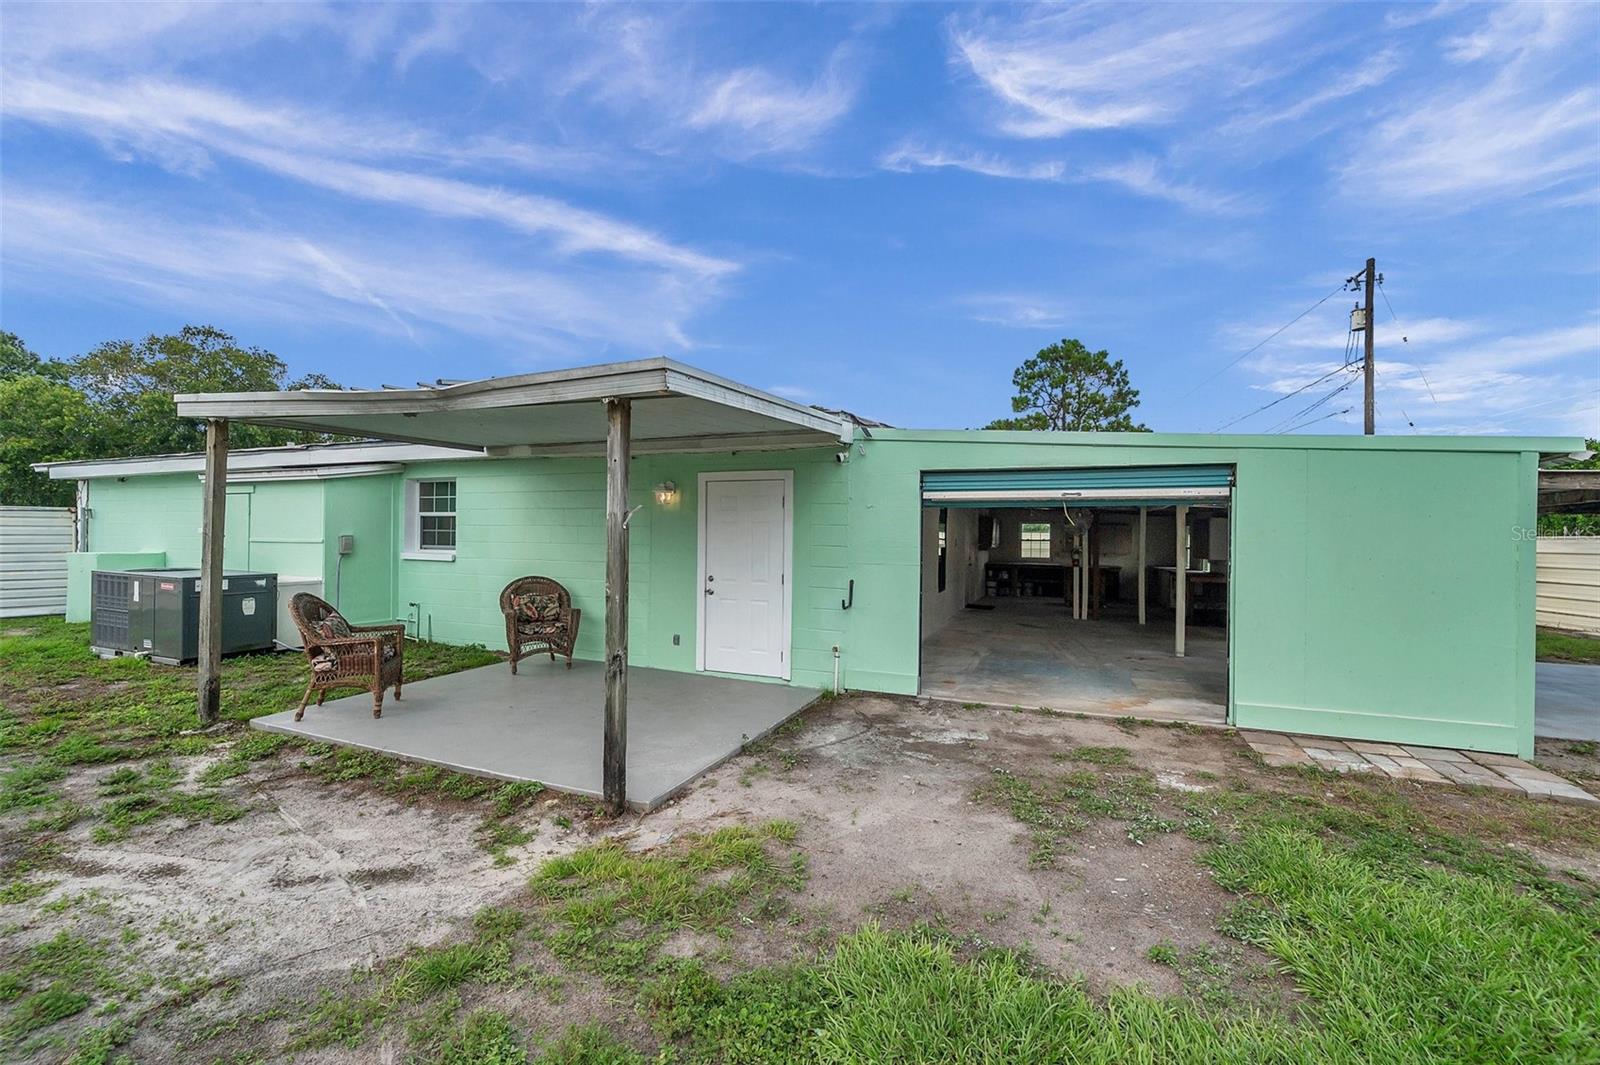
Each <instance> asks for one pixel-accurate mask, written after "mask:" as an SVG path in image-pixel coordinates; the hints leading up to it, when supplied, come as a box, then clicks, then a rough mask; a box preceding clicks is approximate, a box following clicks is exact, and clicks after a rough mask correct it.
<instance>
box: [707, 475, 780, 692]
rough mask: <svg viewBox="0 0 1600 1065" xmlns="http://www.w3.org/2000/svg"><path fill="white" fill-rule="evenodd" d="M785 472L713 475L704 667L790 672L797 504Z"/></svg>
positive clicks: (759, 673)
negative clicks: (792, 528) (793, 510)
mask: <svg viewBox="0 0 1600 1065" xmlns="http://www.w3.org/2000/svg"><path fill="white" fill-rule="evenodd" d="M788 484H789V482H788V479H787V477H786V476H784V475H783V474H772V475H763V476H739V477H726V478H724V477H716V476H715V475H708V476H707V477H706V479H705V481H704V483H703V485H702V489H701V493H700V506H701V508H702V509H701V518H702V520H701V543H702V545H703V546H704V549H705V550H704V554H703V558H702V564H701V566H700V598H701V605H702V613H701V630H700V647H701V649H702V651H703V666H704V668H705V669H708V670H712V671H714V672H717V673H745V674H750V675H753V676H758V677H787V676H788V675H789V581H788V569H789V558H788V554H789V550H788V549H789V507H788V500H787V498H786V497H787V495H788Z"/></svg>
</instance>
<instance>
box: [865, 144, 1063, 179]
mask: <svg viewBox="0 0 1600 1065" xmlns="http://www.w3.org/2000/svg"><path fill="white" fill-rule="evenodd" d="M878 165H879V166H880V167H882V168H883V169H884V170H894V171H898V172H899V173H902V174H909V173H911V172H912V171H915V170H943V169H951V170H967V171H970V172H972V173H974V174H982V175H984V176H985V177H995V178H1008V179H1011V180H1014V181H1061V180H1062V179H1064V178H1065V177H1066V174H1067V168H1066V166H1065V164H1063V163H1059V162H1055V161H1053V160H1046V161H1044V162H1040V163H1016V162H1012V161H1010V160H1007V159H1002V158H1001V157H999V156H997V155H994V154H991V153H986V152H963V151H948V150H946V149H943V148H930V147H927V146H925V145H921V144H917V143H914V142H906V143H903V144H901V145H899V146H898V147H896V148H892V149H890V150H889V151H887V152H885V153H884V154H883V155H882V156H881V157H880V158H879V159H878Z"/></svg>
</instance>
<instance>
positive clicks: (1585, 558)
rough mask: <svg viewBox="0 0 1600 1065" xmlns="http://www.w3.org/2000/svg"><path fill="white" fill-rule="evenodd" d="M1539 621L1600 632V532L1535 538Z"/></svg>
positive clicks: (1561, 626) (1579, 629) (1545, 624)
mask: <svg viewBox="0 0 1600 1065" xmlns="http://www.w3.org/2000/svg"><path fill="white" fill-rule="evenodd" d="M1538 551H1539V570H1538V573H1539V599H1538V606H1537V608H1536V613H1537V615H1538V619H1539V624H1540V625H1544V626H1547V627H1549V628H1552V629H1569V630H1571V631H1573V632H1593V633H1600V536H1544V537H1540V538H1539V547H1538Z"/></svg>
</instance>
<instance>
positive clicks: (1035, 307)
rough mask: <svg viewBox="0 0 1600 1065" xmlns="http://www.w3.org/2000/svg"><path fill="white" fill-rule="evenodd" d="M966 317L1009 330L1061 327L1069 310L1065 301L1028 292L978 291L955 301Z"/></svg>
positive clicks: (1065, 321)
mask: <svg viewBox="0 0 1600 1065" xmlns="http://www.w3.org/2000/svg"><path fill="white" fill-rule="evenodd" d="M956 305H957V306H959V307H961V308H962V309H963V310H964V312H965V313H966V315H967V317H969V318H971V319H972V320H973V321H975V322H983V323H985V324H987V325H999V326H1005V327H1006V328H1008V329H1060V328H1063V327H1065V326H1066V325H1067V323H1068V321H1069V320H1070V317H1071V313H1072V310H1071V308H1070V307H1069V306H1068V305H1067V303H1066V302H1065V301H1064V300H1061V299H1057V298H1054V297H1051V296H1044V295H1040V294H1038V293H1030V292H980V293H974V294H973V295H970V296H963V297H961V298H960V299H958V300H956Z"/></svg>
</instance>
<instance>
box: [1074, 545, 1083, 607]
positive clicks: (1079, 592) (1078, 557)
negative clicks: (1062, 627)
mask: <svg viewBox="0 0 1600 1065" xmlns="http://www.w3.org/2000/svg"><path fill="white" fill-rule="evenodd" d="M1072 620H1073V621H1082V620H1083V532H1082V531H1081V530H1079V529H1073V531H1072Z"/></svg>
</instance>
